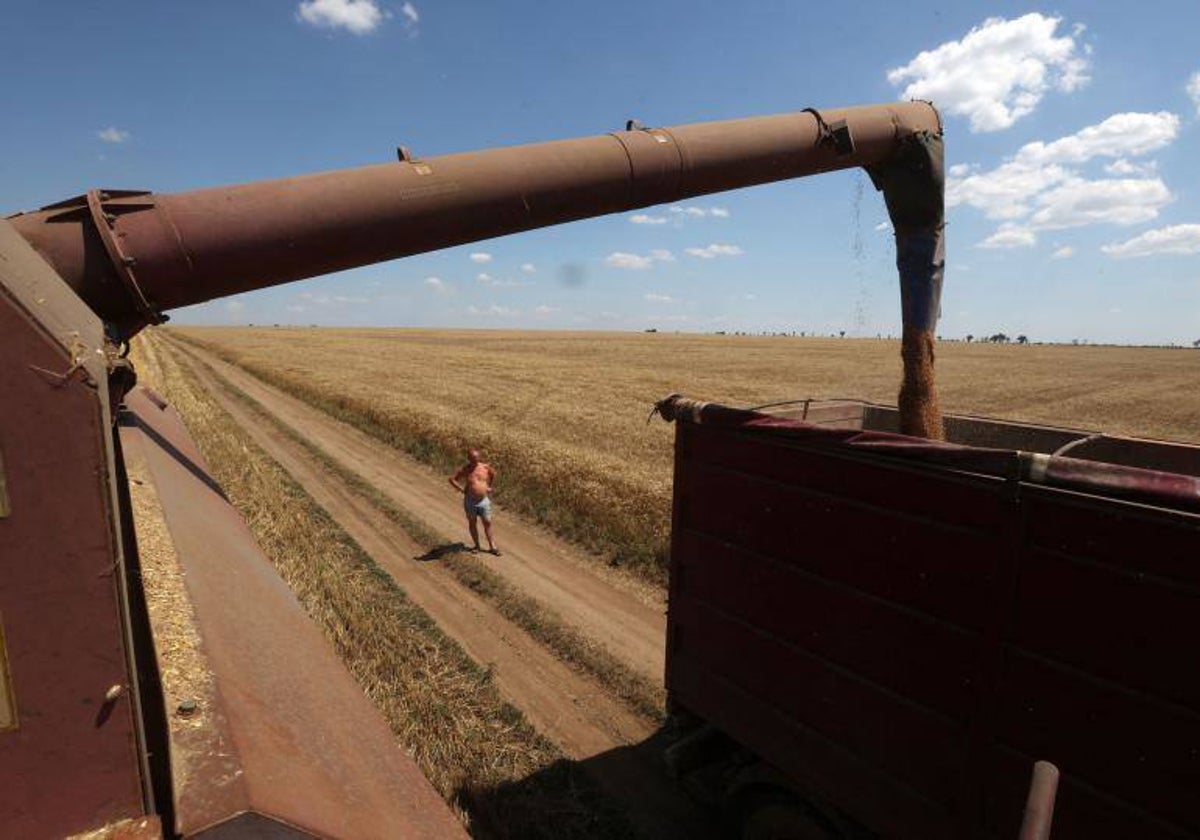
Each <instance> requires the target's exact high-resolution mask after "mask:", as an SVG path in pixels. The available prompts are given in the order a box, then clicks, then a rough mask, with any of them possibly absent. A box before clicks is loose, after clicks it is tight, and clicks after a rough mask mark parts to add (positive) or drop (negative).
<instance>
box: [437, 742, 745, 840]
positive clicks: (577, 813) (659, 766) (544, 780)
mask: <svg viewBox="0 0 1200 840" xmlns="http://www.w3.org/2000/svg"><path fill="white" fill-rule="evenodd" d="M667 737H668V736H667V735H666V733H664V732H663V731H662V730H660V731H659V732H656V733H655V734H653V735H651V736H650V737H649V738H647V739H646V740H644V741H642V742H641V743H638V744H631V745H629V746H625V747H617V748H615V749H611V750H606V751H605V752H602V753H599V754H597V755H594V756H592V757H590V758H586V759H582V760H580V761H569V760H566V759H562V760H559V761H556V762H555V763H554V764H551V765H550V766H549V767H546V768H544V769H542V770H540V771H538V772H537V773H533V774H531V775H529V776H526V777H525V778H524V779H521V780H519V781H515V782H507V783H504V784H500V785H495V786H491V787H471V788H464V789H461V790H459V791H458V800H459V802H460V803H461V804H462V805H463V807H464V808H465V809H466V810H467V811H468V812H469V813H470V814H471V818H472V823H473V826H472V835H473V836H475V837H486V838H503V839H504V840H508V838H513V840H516V838H526V837H529V838H547V840H550V838H555V839H556V840H557V838H568V839H570V838H617V837H620V838H624V837H631V838H633V837H643V838H655V840H658V838H663V839H664V840H674V839H675V838H689V840H691V838H696V840H716V839H717V838H720V837H722V836H723V835H722V834H721V832H720V825H721V822H720V816H719V815H718V814H717V813H716V812H715V811H710V810H709V809H708V808H706V807H705V806H703V805H702V804H700V803H698V802H696V801H695V800H692V799H690V798H688V796H687V794H686V793H685V792H684V791H683V790H682V789H681V788H680V787H679V786H678V785H677V784H676V782H675V781H674V780H673V779H671V778H670V776H669V775H668V773H667V768H666V765H665V764H664V762H663V757H662V756H663V749H664V748H665V746H666V744H667Z"/></svg>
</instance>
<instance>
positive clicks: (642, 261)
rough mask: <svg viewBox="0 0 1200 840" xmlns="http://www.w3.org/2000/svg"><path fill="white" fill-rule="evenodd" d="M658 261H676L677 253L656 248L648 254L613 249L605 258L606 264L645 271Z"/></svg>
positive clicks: (628, 269) (629, 269)
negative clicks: (628, 252)
mask: <svg viewBox="0 0 1200 840" xmlns="http://www.w3.org/2000/svg"><path fill="white" fill-rule="evenodd" d="M656 262H675V255H674V254H672V253H671V252H670V251H665V250H663V249H661V248H656V249H655V250H653V251H651V252H650V253H649V254H648V255H647V256H642V255H641V254H627V253H625V252H624V251H613V252H612V253H611V254H609V255H608V256H607V257H605V258H604V264H605V265H608V266H611V267H613V268H623V269H626V270H627V271H645V270H646V269H648V268H653V267H654V264H655V263H656Z"/></svg>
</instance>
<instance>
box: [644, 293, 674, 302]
mask: <svg viewBox="0 0 1200 840" xmlns="http://www.w3.org/2000/svg"><path fill="white" fill-rule="evenodd" d="M644 297H645V298H646V300H648V301H650V302H651V303H670V302H671V296H670V295H660V294H658V293H657V292H647V293H646V294H645V296H644Z"/></svg>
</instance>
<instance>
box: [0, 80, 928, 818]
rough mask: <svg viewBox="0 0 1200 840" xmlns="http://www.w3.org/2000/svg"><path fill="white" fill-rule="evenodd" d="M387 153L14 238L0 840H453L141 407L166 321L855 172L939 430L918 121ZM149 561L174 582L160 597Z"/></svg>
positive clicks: (4, 455) (719, 128) (173, 419)
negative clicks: (510, 239) (381, 266)
mask: <svg viewBox="0 0 1200 840" xmlns="http://www.w3.org/2000/svg"><path fill="white" fill-rule="evenodd" d="M399 157H400V159H399V160H398V161H396V162H392V163H387V164H381V165H376V166H369V167H365V168H362V169H355V170H347V171H342V172H331V173H324V174H316V175H305V176H302V177H298V178H289V179H286V180H281V181H269V182H262V183H256V184H246V185H241V186H234V187H222V188H216V189H206V190H199V191H196V192H187V193H179V194H174V195H156V194H153V193H149V192H145V191H141V190H117V189H94V190H90V191H88V192H87V193H85V194H83V195H80V196H78V197H75V198H71V199H68V200H66V201H62V202H59V203H57V204H53V205H50V206H48V207H45V208H43V209H41V210H39V211H36V212H31V213H22V214H17V215H14V216H10V217H9V218H7V219H5V220H0V358H3V360H4V364H5V370H4V375H3V376H0V562H2V564H3V568H4V581H3V585H2V586H0V626H2V628H3V633H2V634H0V640H2V644H0V836H2V837H22V838H34V837H60V836H64V835H69V834H73V833H76V832H82V831H88V830H92V829H98V828H101V827H104V826H117V827H118V829H117V830H118V831H119V832H121V833H122V836H134V835H140V836H150V835H157V834H158V833H160V832H163V833H166V834H169V835H184V836H200V835H204V836H216V835H220V836H234V835H239V834H240V835H242V836H244V835H245V834H251V833H254V832H258V835H256V836H260V835H263V834H267V833H272V832H275V833H279V834H280V836H282V835H283V834H286V833H288V832H302V833H309V834H316V835H324V836H341V837H348V836H365V835H384V836H394V837H399V836H403V837H444V836H453V835H455V834H456V833H459V829H458V824H457V822H456V821H455V820H454V819H453V817H452V816H451V815H450V813H449V811H448V810H447V809H446V808H445V806H444V805H443V804H442V802H441V801H440V799H438V798H437V797H436V796H435V794H434V792H433V790H432V789H431V788H430V787H429V785H428V784H427V783H426V782H425V781H424V780H423V779H422V778H421V777H420V776H419V774H418V773H417V772H416V770H415V768H414V767H413V765H412V764H411V763H410V762H409V761H408V760H407V758H405V757H404V756H403V754H402V753H401V752H400V751H399V750H398V749H397V747H396V745H395V741H394V739H393V738H392V736H391V734H390V732H389V731H388V729H387V728H386V726H385V725H384V724H383V722H382V720H381V719H380V718H379V716H378V714H377V713H376V711H375V710H374V709H373V708H372V707H371V706H370V704H369V702H368V701H367V700H366V699H365V698H364V697H363V695H362V692H361V691H360V690H359V689H358V687H357V685H356V684H355V683H354V682H353V680H352V679H351V677H350V675H349V674H348V673H347V672H346V670H345V668H344V667H343V666H342V665H341V663H340V662H338V661H337V659H336V658H335V656H334V654H333V653H332V652H331V650H330V649H329V647H328V646H327V645H326V644H325V642H324V641H323V639H322V638H321V637H320V636H319V634H318V633H317V632H316V630H315V629H314V628H313V627H312V626H311V624H309V623H308V621H307V619H306V617H305V616H304V615H303V613H302V612H301V610H300V607H299V605H298V604H297V602H296V601H295V599H294V598H293V597H292V595H291V593H290V592H289V591H288V590H287V587H286V586H285V585H284V584H283V582H282V581H281V580H280V579H279V578H278V576H277V575H276V574H275V572H274V571H273V569H272V568H271V566H270V564H269V563H268V562H267V560H266V559H265V558H264V557H263V556H262V555H261V553H260V552H259V551H258V549H257V548H256V547H255V546H254V543H253V540H252V539H251V538H250V534H249V532H248V531H247V529H246V527H245V526H244V525H243V524H242V523H240V522H239V521H238V519H237V516H236V514H235V513H234V511H233V509H232V507H231V506H230V505H229V503H228V501H227V500H226V499H225V498H224V496H223V495H222V494H221V490H220V488H219V487H218V486H217V485H216V483H215V482H214V481H213V480H212V478H211V477H210V475H209V473H208V470H207V468H206V467H205V465H204V461H203V459H202V458H201V456H200V454H199V452H198V451H197V450H196V447H195V446H194V445H193V443H192V442H191V440H190V439H189V438H188V436H187V433H186V430H185V429H184V427H183V425H182V424H181V422H180V420H179V417H178V416H177V415H176V414H175V412H174V411H173V410H172V409H171V408H170V407H169V406H167V405H166V404H165V403H163V401H162V400H161V399H160V398H158V397H157V396H155V395H154V394H152V393H150V392H148V391H146V390H144V389H140V388H136V387H134V383H135V375H134V371H133V369H132V368H131V366H130V365H129V363H128V362H127V360H126V359H125V358H124V355H125V350H126V343H127V342H128V340H129V339H130V338H131V337H132V336H134V335H135V334H136V333H137V332H138V331H139V330H140V329H142V328H143V327H144V326H146V325H148V324H156V323H161V322H162V321H163V320H165V319H166V316H167V312H168V311H169V310H171V309H173V308H176V307H180V306H186V305H188V304H193V303H199V302H201V301H206V300H211V299H213V298H219V297H222V296H227V295H232V294H237V293H239V292H245V291H248V290H251V289H258V288H262V287H264V286H269V285H273V284H277V283H286V282H289V281H293V280H298V279H301V278H305V277H312V276H315V275H318V274H324V273H327V272H331V271H336V270H339V269H344V268H350V267H352V266H358V265H365V264H368V263H373V262H378V261H380V260H386V259H393V258H396V257H402V256H405V255H409V254H416V253H420V252H422V251H429V250H432V249H436V248H443V247H446V246H449V245H455V244H460V243H466V242H472V241H475V240H479V239H485V238H488V237H494V236H499V235H502V234H507V233H513V232H517V231H522V230H529V229H532V228H537V227H542V226H545V225H552V224H558V223H562V222H568V221H572V220H575V219H583V218H587V217H591V216H597V215H601V214H605V213H616V212H622V211H626V210H630V209H635V208H641V207H646V206H650V205H654V204H658V203H663V202H673V201H678V200H681V199H686V198H689V197H693V196H699V195H705V194H708V193H714V192H719V191H722V190H730V189H736V188H739V187H745V186H751V185H754V184H764V183H769V182H773V181H780V180H784V179H788V178H797V177H800V176H804V175H809V174H813V173H817V172H824V171H830V170H835V169H845V168H849V167H856V166H862V167H866V168H867V170H868V171H869V172H870V173H871V175H872V177H873V178H874V179H875V182H876V184H877V185H878V186H879V187H880V188H881V189H882V190H883V192H884V196H885V199H886V201H887V205H888V210H889V212H890V214H891V216H892V219H893V223H894V225H895V229H896V231H897V246H898V263H899V265H900V271H901V295H902V299H903V301H904V313H905V325H906V331H905V335H906V341H907V343H906V355H905V360H906V363H908V366H909V370H910V373H911V375H910V376H907V377H906V380H905V384H904V386H903V389H902V392H901V401H902V404H904V405H905V406H907V409H906V417H907V419H906V429H908V430H909V431H913V432H916V433H920V434H926V435H930V436H936V435H937V434H938V429H939V422H940V421H939V418H938V417H937V414H936V400H935V395H934V393H933V388H932V385H933V383H932V379H931V373H932V369H931V364H932V353H933V344H932V336H933V323H934V321H935V320H936V315H937V304H938V297H939V294H940V289H941V277H942V274H941V272H942V228H941V223H942V147H941V125H940V121H939V119H938V115H937V112H936V111H935V110H934V109H933V108H932V107H931V106H930V105H928V104H926V103H920V102H917V103H894V104H890V105H878V106H868V107H862V108H850V109H844V110H831V111H822V112H820V113H818V112H817V111H813V110H809V111H805V112H801V113H795V114H785V115H780V116H774V117H762V118H755V119H747V120H733V121H727V122H715V123H703V124H696V125H687V126H681V127H676V128H671V129H658V128H650V129H643V128H641V127H639V126H636V125H635V124H632V123H631V124H630V126H629V127H628V129H627V130H626V131H618V132H614V133H611V134H607V135H603V136H599V137H592V138H585V139H579V140H567V141H561V142H554V143H544V144H539V145H530V146H519V147H513V148H506V149H495V150H490V151H483V152H474V153H469V154H459V155H450V156H446V157H438V158H429V159H420V158H417V157H414V156H413V155H412V154H410V153H409V152H408V151H407V150H404V149H401V150H400V155H399ZM909 339H911V340H909ZM151 567H153V568H154V569H155V571H156V573H157V572H159V571H162V570H166V571H167V572H169V574H166V575H165V577H162V576H159V577H156V581H159V582H156V584H155V586H154V587H146V586H144V585H143V572H146V571H148V570H149V569H150V568H151ZM151 599H154V600H160V601H161V600H165V601H166V602H167V603H166V604H165V605H164V606H165V610H166V612H167V614H169V615H170V617H171V620H170V621H169V622H165V623H164V622H158V621H152V620H151V618H150V611H148V610H147V607H146V602H147V601H148V600H151ZM272 836H274V834H273V835H272Z"/></svg>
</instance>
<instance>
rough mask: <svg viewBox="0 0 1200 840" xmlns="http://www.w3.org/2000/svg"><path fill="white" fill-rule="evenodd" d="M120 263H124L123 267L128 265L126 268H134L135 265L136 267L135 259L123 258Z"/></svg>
mask: <svg viewBox="0 0 1200 840" xmlns="http://www.w3.org/2000/svg"><path fill="white" fill-rule="evenodd" d="M121 262H123V263H125V265H128V266H135V265H137V258H136V257H125V258H124V259H123V260H121Z"/></svg>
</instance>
